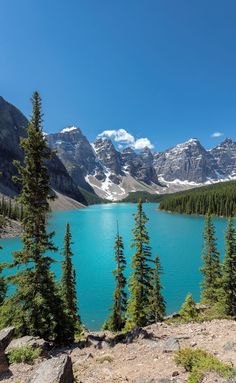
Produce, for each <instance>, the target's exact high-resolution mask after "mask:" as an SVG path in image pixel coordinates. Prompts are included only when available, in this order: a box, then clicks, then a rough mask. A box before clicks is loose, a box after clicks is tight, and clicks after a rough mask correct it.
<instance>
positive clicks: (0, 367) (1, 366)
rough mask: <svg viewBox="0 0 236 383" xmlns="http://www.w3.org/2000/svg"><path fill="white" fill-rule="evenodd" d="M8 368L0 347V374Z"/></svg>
mask: <svg viewBox="0 0 236 383" xmlns="http://www.w3.org/2000/svg"><path fill="white" fill-rule="evenodd" d="M8 369H9V364H8V360H7V357H6V354H5V352H4V349H3V348H0V374H2V373H4V372H7V371H8Z"/></svg>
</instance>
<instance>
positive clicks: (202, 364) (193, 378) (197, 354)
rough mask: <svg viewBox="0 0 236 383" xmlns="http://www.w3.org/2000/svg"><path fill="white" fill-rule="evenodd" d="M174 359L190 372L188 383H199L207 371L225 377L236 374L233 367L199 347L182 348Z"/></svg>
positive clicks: (228, 377)
mask: <svg viewBox="0 0 236 383" xmlns="http://www.w3.org/2000/svg"><path fill="white" fill-rule="evenodd" d="M175 361H176V363H177V364H179V365H181V366H182V367H184V368H185V370H186V371H188V372H189V373H190V374H189V377H188V383H200V382H201V381H202V379H203V378H204V375H205V374H206V373H207V372H214V373H216V374H218V375H219V376H221V377H223V378H225V379H230V378H233V377H234V376H236V370H235V369H233V368H232V367H230V366H228V365H227V364H225V363H223V362H221V361H220V360H219V359H218V358H216V357H215V356H214V355H212V354H210V353H208V352H206V351H204V350H200V349H196V350H192V349H190V348H185V349H182V350H180V351H178V352H177V353H176V355H175Z"/></svg>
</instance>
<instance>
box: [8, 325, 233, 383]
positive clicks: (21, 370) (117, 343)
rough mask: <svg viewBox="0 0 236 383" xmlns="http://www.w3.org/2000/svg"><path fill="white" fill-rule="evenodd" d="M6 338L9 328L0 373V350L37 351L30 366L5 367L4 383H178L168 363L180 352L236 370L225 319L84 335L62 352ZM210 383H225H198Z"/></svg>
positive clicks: (182, 375) (179, 371) (183, 378)
mask: <svg viewBox="0 0 236 383" xmlns="http://www.w3.org/2000/svg"><path fill="white" fill-rule="evenodd" d="M6 334H7V335H6ZM12 335H13V331H12V329H8V330H5V333H4V330H2V331H1V332H0V340H1V344H2V356H0V362H1V363H0V364H1V365H2V367H3V368H2V371H3V370H4V363H5V367H6V363H7V362H6V360H5V359H4V354H3V349H4V348H5V354H6V355H7V354H8V353H9V351H10V350H11V349H13V348H14V347H19V346H23V345H31V346H33V347H35V348H37V347H40V348H41V349H42V357H40V358H39V359H37V361H36V362H35V364H34V365H28V364H23V363H20V364H19V363H17V364H11V365H10V366H9V371H8V372H5V373H2V374H1V375H0V381H1V382H6V383H12V382H15V383H43V382H45V383H72V382H73V379H74V382H77V383H103V382H108V383H123V382H133V383H171V382H174V383H184V382H187V379H188V373H187V372H186V371H185V370H184V368H182V367H179V366H177V365H176V363H175V361H174V353H175V352H176V351H178V350H179V349H180V348H184V347H191V348H193V349H194V348H200V349H203V350H206V351H209V352H211V353H213V354H214V355H216V356H217V357H218V358H219V359H220V360H221V361H223V362H225V363H228V364H229V365H231V366H233V367H235V368H236V322H235V321H231V320H213V321H211V322H203V323H190V324H165V323H158V324H156V325H152V326H148V327H145V328H144V329H135V330H133V331H132V332H130V333H128V334H127V335H122V336H116V337H114V335H112V334H111V333H108V332H104V333H103V332H99V333H88V334H86V336H85V338H84V339H83V340H81V341H80V342H78V343H75V344H74V345H73V346H72V347H71V348H64V349H55V348H51V349H50V347H49V345H48V344H47V343H46V342H44V341H43V340H42V339H37V338H32V337H24V338H21V339H13V340H12V341H10V338H11V337H12ZM9 342H10V344H9V345H8V346H7V344H8V343H9ZM4 361H5V362H4ZM213 382H215V383H216V382H217V383H223V382H224V383H226V381H225V380H224V379H222V378H219V377H217V376H215V375H214V374H208V375H207V376H205V378H204V380H203V383H213ZM231 382H232V381H230V383H231ZM234 382H236V380H235V381H234ZM227 383H228V382H227Z"/></svg>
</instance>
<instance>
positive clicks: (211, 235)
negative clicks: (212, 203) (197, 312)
mask: <svg viewBox="0 0 236 383" xmlns="http://www.w3.org/2000/svg"><path fill="white" fill-rule="evenodd" d="M202 261H203V266H202V267H201V269H200V270H201V272H202V274H203V281H202V283H201V288H202V294H201V301H202V302H203V303H208V304H213V305H214V304H215V303H216V302H217V301H218V300H219V296H220V293H219V292H220V287H221V282H220V280H221V263H220V254H219V252H218V251H217V247H216V237H215V227H214V224H213V222H212V219H211V215H210V214H209V213H208V214H207V216H206V219H205V230H204V248H203V254H202Z"/></svg>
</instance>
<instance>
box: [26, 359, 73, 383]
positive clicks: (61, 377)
mask: <svg viewBox="0 0 236 383" xmlns="http://www.w3.org/2000/svg"><path fill="white" fill-rule="evenodd" d="M73 381H74V376H73V371H72V363H71V358H70V357H69V356H68V355H61V356H60V357H57V358H51V359H48V360H46V361H45V362H43V363H41V364H40V366H39V368H38V369H37V371H36V372H35V373H34V374H33V376H32V377H31V378H29V380H28V381H27V383H43V382H45V383H73Z"/></svg>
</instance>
